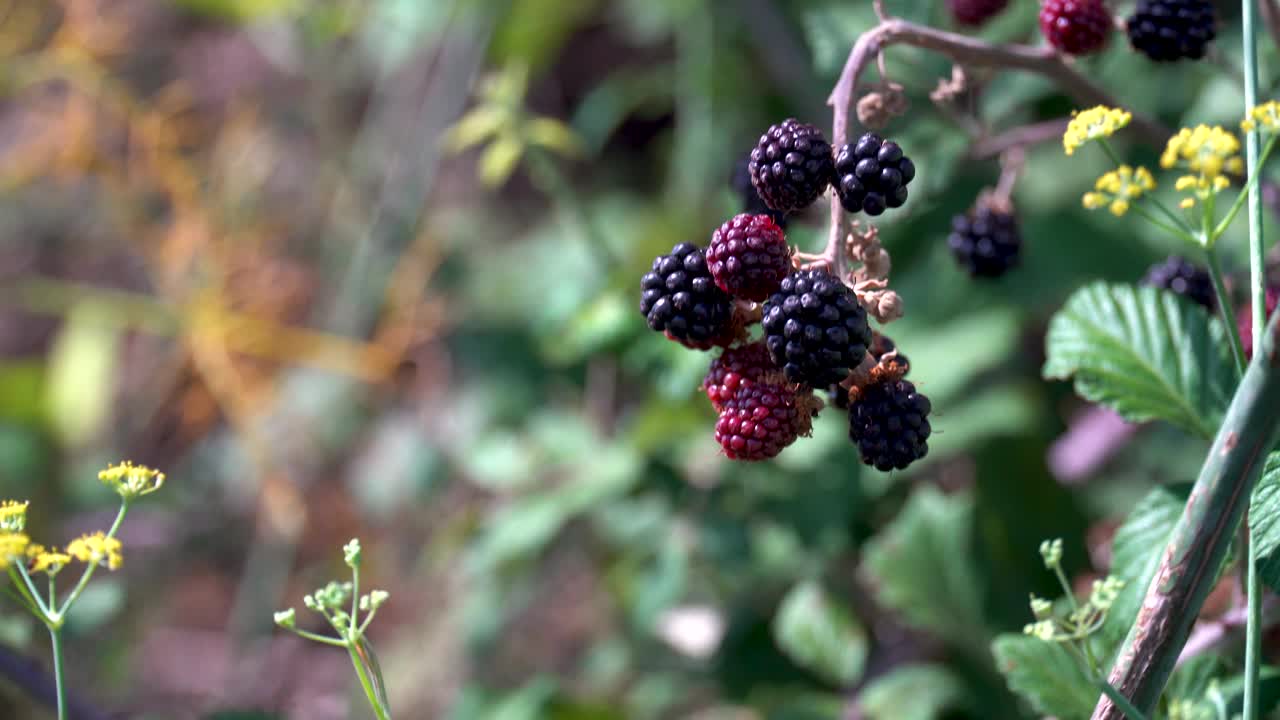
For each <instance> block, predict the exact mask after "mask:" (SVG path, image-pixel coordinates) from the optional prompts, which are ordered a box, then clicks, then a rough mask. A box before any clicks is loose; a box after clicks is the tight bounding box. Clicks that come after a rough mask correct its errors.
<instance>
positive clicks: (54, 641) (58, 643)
mask: <svg viewBox="0 0 1280 720" xmlns="http://www.w3.org/2000/svg"><path fill="white" fill-rule="evenodd" d="M49 643H50V644H51V645H52V646H53V681H54V685H55V687H56V692H57V695H58V720H66V719H67V683H66V678H64V677H63V671H62V628H57V627H53V626H52V625H50V626H49Z"/></svg>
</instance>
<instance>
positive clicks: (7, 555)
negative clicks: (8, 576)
mask: <svg viewBox="0 0 1280 720" xmlns="http://www.w3.org/2000/svg"><path fill="white" fill-rule="evenodd" d="M30 544H31V538H29V537H27V535H26V533H20V532H8V531H5V532H0V563H2V564H3V565H5V566H7V565H9V564H10V563H13V562H15V561H18V560H21V559H23V557H24V555H25V553H26V551H27V546H28V545H30Z"/></svg>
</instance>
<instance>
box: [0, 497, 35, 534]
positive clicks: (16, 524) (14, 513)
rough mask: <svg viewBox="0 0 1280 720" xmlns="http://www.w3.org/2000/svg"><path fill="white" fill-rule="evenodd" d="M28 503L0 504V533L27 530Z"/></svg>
mask: <svg viewBox="0 0 1280 720" xmlns="http://www.w3.org/2000/svg"><path fill="white" fill-rule="evenodd" d="M29 504H30V503H27V502H25V501H23V502H18V501H17V500H5V501H3V502H0V531H4V532H22V531H23V530H26V529H27V505H29Z"/></svg>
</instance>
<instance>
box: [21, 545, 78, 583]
mask: <svg viewBox="0 0 1280 720" xmlns="http://www.w3.org/2000/svg"><path fill="white" fill-rule="evenodd" d="M27 557H28V558H29V559H30V560H31V572H33V573H38V572H42V573H47V574H49V575H57V574H58V573H59V572H60V571H61V570H62V568H64V567H66V566H67V565H69V564H71V556H70V555H68V554H66V553H64V552H60V551H58V549H57V548H45V546H43V545H37V544H35V543H32V544H31V545H29V546H28V547H27Z"/></svg>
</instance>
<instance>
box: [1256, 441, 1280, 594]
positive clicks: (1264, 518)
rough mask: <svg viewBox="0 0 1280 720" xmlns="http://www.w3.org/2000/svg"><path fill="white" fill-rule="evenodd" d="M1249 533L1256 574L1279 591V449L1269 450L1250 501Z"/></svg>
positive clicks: (1270, 586) (1268, 585)
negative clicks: (1254, 549)
mask: <svg viewBox="0 0 1280 720" xmlns="http://www.w3.org/2000/svg"><path fill="white" fill-rule="evenodd" d="M1249 536H1250V537H1251V538H1252V539H1253V542H1254V543H1255V547H1256V548H1257V552H1258V576H1259V577H1260V578H1261V579H1262V582H1264V583H1266V585H1267V587H1269V588H1271V589H1272V590H1273V591H1280V452H1274V453H1271V456H1270V457H1268V458H1267V466H1266V468H1265V469H1263V471H1262V477H1261V478H1259V479H1258V486H1257V487H1256V488H1254V491H1253V499H1252V500H1251V501H1250V503H1249Z"/></svg>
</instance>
